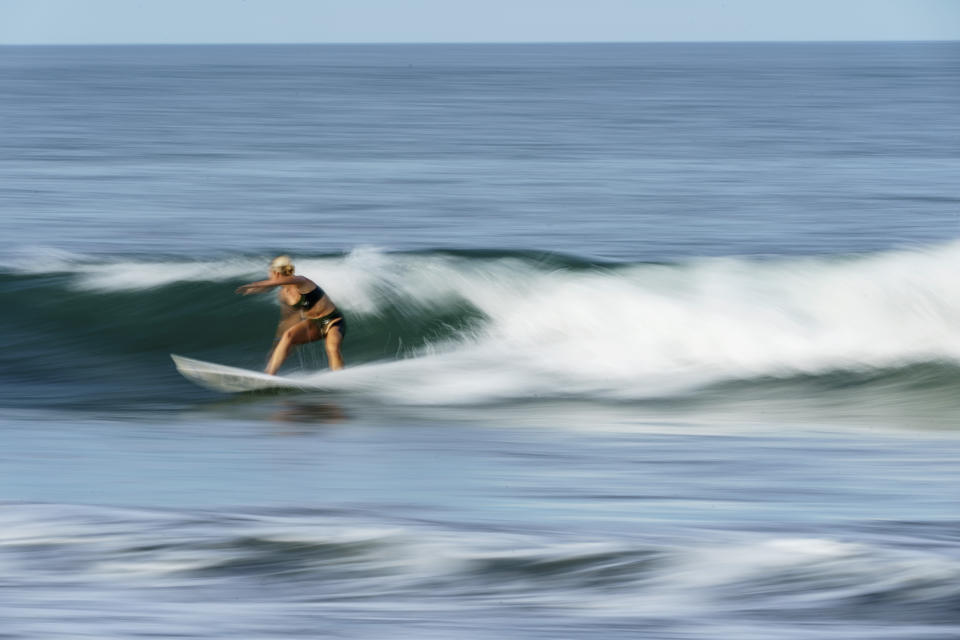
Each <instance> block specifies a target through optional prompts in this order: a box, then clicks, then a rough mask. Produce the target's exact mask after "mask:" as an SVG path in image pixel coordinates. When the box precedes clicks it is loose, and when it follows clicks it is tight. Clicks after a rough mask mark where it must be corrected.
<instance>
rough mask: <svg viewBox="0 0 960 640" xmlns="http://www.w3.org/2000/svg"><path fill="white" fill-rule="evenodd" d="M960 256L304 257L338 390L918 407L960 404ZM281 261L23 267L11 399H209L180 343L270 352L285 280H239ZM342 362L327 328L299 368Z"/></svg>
mask: <svg viewBox="0 0 960 640" xmlns="http://www.w3.org/2000/svg"><path fill="white" fill-rule="evenodd" d="M957 252H958V248H957V247H956V246H952V245H948V246H944V247H940V248H936V249H931V250H926V251H913V252H909V251H904V252H888V253H882V254H872V255H861V256H846V257H833V258H779V259H768V260H761V259H733V258H729V259H700V260H696V261H689V262H676V263H662V264H652V263H626V262H622V263H602V264H601V263H597V262H595V261H590V260H585V259H580V258H578V257H576V256H565V255H558V254H550V253H537V252H495V251H446V250H436V251H419V252H410V253H386V252H381V251H376V250H357V251H354V252H352V253H349V254H346V255H319V256H299V257H298V258H297V265H298V272H299V273H303V274H304V275H307V276H308V277H311V278H313V279H314V280H316V281H317V282H318V283H319V284H320V286H322V287H323V288H324V289H325V290H326V291H327V292H328V294H329V295H330V296H331V298H332V299H333V300H334V302H335V303H336V304H337V306H338V307H339V308H340V309H341V311H342V312H343V313H344V314H345V316H346V319H347V323H348V326H349V332H348V337H347V339H346V341H345V343H344V346H343V353H344V357H345V359H346V361H347V364H348V372H347V374H346V375H343V376H341V377H339V378H336V379H333V378H329V379H325V380H324V382H323V385H325V386H324V387H323V388H324V389H325V391H327V392H331V391H332V392H335V393H354V394H360V395H361V396H363V397H365V398H366V399H367V401H371V402H389V403H401V404H412V405H418V404H430V405H435V404H477V403H479V404H493V405H496V404H499V403H504V402H516V401H542V400H544V399H548V398H553V399H578V400H587V401H590V402H601V403H623V402H628V403H636V402H642V403H645V404H648V405H651V406H652V405H656V406H661V407H665V408H675V407H677V406H684V407H689V406H692V405H697V406H703V405H707V406H718V407H719V406H727V405H730V404H743V403H745V402H746V403H749V402H757V401H762V402H766V403H778V404H781V405H789V404H791V403H807V404H809V400H810V399H811V398H814V399H816V401H817V402H818V403H821V404H823V405H824V406H825V407H826V406H828V405H829V403H830V402H838V403H840V404H843V403H844V402H855V403H857V404H862V405H864V406H874V405H878V404H884V403H887V402H888V401H890V398H891V397H895V398H896V399H897V403H898V404H899V406H907V407H909V406H913V405H917V406H923V407H945V408H949V407H953V406H954V405H955V404H956V402H957V401H955V400H953V396H954V395H955V394H954V393H953V389H954V388H955V386H956V384H957V382H958V381H960V369H958V366H957V362H958V359H957V358H958V355H960V352H958V350H957V349H958V348H957V346H956V345H957V344H958V341H957V340H956V339H955V335H956V332H957V330H956V329H955V326H954V325H955V323H954V322H953V319H954V318H956V317H960V291H957V292H954V291H953V289H952V285H949V286H945V285H944V284H942V282H943V281H942V279H938V278H936V275H937V273H938V272H939V271H941V270H943V269H944V268H945V265H949V264H951V262H952V261H954V260H955V259H956V257H957ZM267 260H268V256H249V255H234V256H225V257H222V256H221V257H212V258H210V259H207V260H194V261H185V260H182V259H175V258H174V259H170V258H157V259H154V260H147V259H142V258H141V259H139V260H128V259H124V258H111V259H92V258H88V257H79V256H72V257H71V256H67V257H61V258H60V259H58V260H50V261H49V262H48V264H46V265H43V268H42V269H39V268H36V267H35V266H32V267H31V268H26V267H24V266H23V265H17V264H10V265H8V266H7V267H6V268H4V270H3V271H2V272H0V308H2V312H0V330H2V331H3V332H4V335H5V336H6V338H7V342H8V345H9V346H8V347H7V348H6V349H5V350H4V351H3V353H2V355H0V362H2V374H0V375H2V378H0V380H2V383H3V386H2V391H0V401H2V403H3V404H4V405H7V406H14V407H18V406H19V407H31V406H37V405H38V404H43V405H45V406H61V405H62V406H71V407H78V406H80V407H82V406H91V407H95V406H103V405H108V406H114V405H117V406H137V405H138V404H141V403H150V404H151V405H152V404H156V405H158V406H163V405H165V404H169V403H177V402H183V401H190V400H191V399H198V398H203V397H209V396H210V392H207V391H203V390H200V389H197V388H195V387H193V386H191V385H189V384H188V383H186V381H185V380H183V379H182V378H180V376H178V375H177V373H176V372H175V371H174V369H173V367H172V366H171V363H170V361H169V354H170V353H178V354H182V355H186V356H189V357H192V358H198V359H202V360H207V361H211V362H216V363H221V364H226V365H230V366H236V367H242V368H247V369H252V370H261V369H262V368H263V366H264V363H265V359H266V356H267V354H268V352H269V350H270V348H271V346H272V341H273V337H274V331H275V329H276V326H277V321H278V320H279V317H280V307H279V304H278V302H277V301H276V299H275V297H274V296H273V295H271V294H266V295H259V296H248V297H243V296H238V295H235V293H234V289H235V288H236V287H237V286H239V285H240V284H242V283H244V282H249V281H252V280H257V279H260V278H262V277H263V271H264V268H263V265H264V264H266V262H267ZM938 283H939V284H938ZM955 294H957V295H955ZM325 367H326V362H325V354H324V351H323V348H322V344H320V343H314V344H311V345H307V346H305V347H303V348H301V349H299V350H298V351H296V352H295V353H294V354H293V355H292V356H291V357H290V358H289V359H288V363H287V365H286V366H285V368H284V370H283V371H282V373H284V374H286V375H290V374H293V375H297V376H300V377H301V378H302V377H304V376H307V377H309V376H311V375H314V373H315V372H318V371H321V370H323V369H325ZM334 380H336V382H335V383H334ZM331 385H332V388H328V387H331Z"/></svg>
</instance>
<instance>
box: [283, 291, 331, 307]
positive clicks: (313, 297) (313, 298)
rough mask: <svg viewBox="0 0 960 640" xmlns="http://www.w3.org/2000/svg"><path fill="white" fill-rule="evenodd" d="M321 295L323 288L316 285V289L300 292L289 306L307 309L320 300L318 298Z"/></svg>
mask: <svg viewBox="0 0 960 640" xmlns="http://www.w3.org/2000/svg"><path fill="white" fill-rule="evenodd" d="M322 297H323V289H321V288H320V287H317V288H316V289H311V290H310V291H307V292H306V293H301V294H300V299H299V300H297V301H296V302H294V303H293V304H292V305H290V306H291V307H294V308H296V309H309V308H310V307H312V306H313V305H315V304H317V302H319V301H320V298H322Z"/></svg>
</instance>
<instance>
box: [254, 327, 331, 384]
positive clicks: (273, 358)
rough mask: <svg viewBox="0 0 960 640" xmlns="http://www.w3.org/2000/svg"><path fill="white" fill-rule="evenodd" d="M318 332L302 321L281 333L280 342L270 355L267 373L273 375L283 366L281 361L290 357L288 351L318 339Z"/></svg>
mask: <svg viewBox="0 0 960 640" xmlns="http://www.w3.org/2000/svg"><path fill="white" fill-rule="evenodd" d="M320 337H321V336H320V330H319V329H317V328H316V327H315V326H314V324H313V323H312V322H310V321H309V320H304V321H302V322H298V323H297V324H295V325H293V326H292V327H290V328H289V329H287V330H286V331H284V332H283V335H281V336H280V341H279V342H277V346H276V347H274V348H273V353H272V354H271V355H270V362H268V363H267V373H269V374H270V375H274V374H275V373H276V372H277V370H278V369H279V368H280V365H282V364H283V361H284V360H286V359H287V356H288V355H290V350H291V349H293V347H295V346H297V345H299V344H306V343H308V342H314V341H315V340H319V339H320Z"/></svg>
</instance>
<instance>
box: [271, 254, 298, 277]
mask: <svg viewBox="0 0 960 640" xmlns="http://www.w3.org/2000/svg"><path fill="white" fill-rule="evenodd" d="M270 271H273V272H274V273H279V274H280V275H282V276H290V275H293V262H292V261H291V260H290V256H277V257H276V258H274V259H273V260H271V261H270Z"/></svg>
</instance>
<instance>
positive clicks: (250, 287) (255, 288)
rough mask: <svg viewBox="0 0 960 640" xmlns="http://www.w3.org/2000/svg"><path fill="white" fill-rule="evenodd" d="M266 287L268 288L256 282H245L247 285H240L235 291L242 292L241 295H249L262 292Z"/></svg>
mask: <svg viewBox="0 0 960 640" xmlns="http://www.w3.org/2000/svg"><path fill="white" fill-rule="evenodd" d="M264 289H266V287H262V286H260V285H256V284H245V285H242V286H240V287H237V290H236V291H234V293H238V294H240V295H241V296H248V295H250V294H251V293H260V292H261V291H263V290H264Z"/></svg>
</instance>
